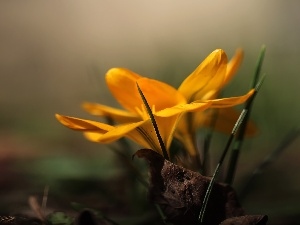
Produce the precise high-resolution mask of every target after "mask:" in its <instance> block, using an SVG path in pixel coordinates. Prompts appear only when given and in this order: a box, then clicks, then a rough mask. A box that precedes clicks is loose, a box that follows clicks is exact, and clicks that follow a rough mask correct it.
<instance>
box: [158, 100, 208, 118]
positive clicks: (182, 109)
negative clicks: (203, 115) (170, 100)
mask: <svg viewBox="0 0 300 225" xmlns="http://www.w3.org/2000/svg"><path fill="white" fill-rule="evenodd" d="M211 104H212V102H211V101H207V102H193V103H190V104H181V105H176V106H173V107H170V108H166V109H163V110H161V111H159V112H156V113H155V115H156V116H159V117H169V116H174V115H178V114H181V113H186V112H197V111H203V110H205V109H207V108H209V107H210V105H211Z"/></svg>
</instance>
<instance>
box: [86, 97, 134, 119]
mask: <svg viewBox="0 0 300 225" xmlns="http://www.w3.org/2000/svg"><path fill="white" fill-rule="evenodd" d="M82 107H83V108H84V109H85V110H86V111H88V112H89V113H90V114H92V115H94V116H104V117H107V118H109V119H112V120H113V121H116V122H118V123H132V122H137V121H139V120H140V117H139V115H137V114H134V113H131V112H129V111H125V110H121V109H116V108H113V107H109V106H106V105H101V104H97V103H89V102H86V103H84V104H83V105H82Z"/></svg>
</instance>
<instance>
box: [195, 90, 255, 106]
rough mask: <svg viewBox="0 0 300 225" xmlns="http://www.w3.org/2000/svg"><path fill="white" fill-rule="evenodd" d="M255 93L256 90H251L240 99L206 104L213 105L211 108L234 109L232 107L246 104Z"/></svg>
mask: <svg viewBox="0 0 300 225" xmlns="http://www.w3.org/2000/svg"><path fill="white" fill-rule="evenodd" d="M253 93H254V89H252V90H250V91H249V92H248V93H247V94H245V95H242V96H239V97H231V98H220V99H213V100H206V101H205V102H210V103H212V104H211V106H210V107H211V108H226V107H232V106H235V105H239V104H242V103H244V102H245V101H247V100H248V99H249V98H250V97H251V95H253ZM196 102H200V101H196Z"/></svg>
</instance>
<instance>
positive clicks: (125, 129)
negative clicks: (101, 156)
mask: <svg viewBox="0 0 300 225" xmlns="http://www.w3.org/2000/svg"><path fill="white" fill-rule="evenodd" d="M156 122H157V124H158V128H159V132H160V135H161V137H162V139H163V141H164V143H165V145H166V147H167V148H168V145H169V143H168V142H171V140H170V139H171V136H172V132H173V130H174V127H175V126H174V125H175V122H176V118H175V117H173V118H167V120H166V119H164V121H161V119H159V118H156ZM166 124H167V125H168V126H165V125H166ZM172 124H174V125H172ZM124 136H126V137H128V138H130V139H132V140H133V141H135V142H136V143H138V144H140V145H141V146H143V147H145V148H151V149H153V150H154V151H157V152H158V153H160V154H162V150H161V147H160V144H159V142H158V138H157V136H156V133H155V130H154V128H153V125H152V123H151V121H150V119H148V120H144V121H140V122H137V123H132V124H125V125H120V126H116V127H114V128H113V129H111V130H110V131H109V132H107V133H98V132H85V137H86V138H87V139H89V140H90V141H94V142H101V143H110V142H113V141H116V140H118V139H119V138H121V137H124Z"/></svg>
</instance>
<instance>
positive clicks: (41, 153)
mask: <svg viewBox="0 0 300 225" xmlns="http://www.w3.org/2000/svg"><path fill="white" fill-rule="evenodd" d="M299 7H300V3H299V2H298V1H293V0H292V1H279V0H273V1H258V0H254V1H238V0H230V1H221V0H217V1H211V2H208V1H207V2H204V1H196V0H191V1H179V0H175V1H174V0H173V1H171V0H166V1H157V0H154V1H138V0H133V1H121V0H116V1H105V0H99V1H93V0H87V1H84V2H83V1H67V0H66V1H1V2H0V104H1V108H0V170H1V177H0V185H1V186H0V187H1V200H0V209H2V211H3V210H4V211H5V210H8V209H10V210H11V209H13V210H15V211H18V210H21V209H24V208H26V207H28V206H27V198H28V195H30V194H34V195H38V196H41V195H42V192H43V189H44V186H45V185H46V184H51V185H50V192H49V201H50V203H49V204H51V190H52V194H53V198H52V199H56V203H57V202H59V201H63V202H65V200H62V199H63V198H64V197H65V198H66V199H68V198H67V197H66V196H67V195H66V194H61V195H62V196H59V194H60V193H62V191H64V192H68V191H70V190H69V189H70V188H69V187H66V186H64V185H62V183H63V180H65V179H78V178H86V177H99V178H101V179H106V178H109V177H112V176H115V175H116V174H118V173H119V172H120V168H119V167H115V166H114V156H113V154H112V152H111V151H110V150H109V149H108V148H107V147H106V146H105V145H101V144H99V145H98V144H94V143H90V142H88V141H86V140H85V139H84V138H83V137H82V135H81V134H79V133H76V132H73V131H71V130H68V129H66V128H64V127H63V126H61V125H60V124H59V123H58V122H57V121H56V119H55V117H54V114H55V113H61V114H65V115H71V116H77V117H82V118H92V117H90V116H89V115H88V114H87V113H85V112H84V111H83V110H82V109H81V107H80V105H81V103H82V102H84V101H90V102H99V103H102V104H108V105H112V106H117V103H116V102H115V101H114V100H113V98H112V96H111V94H110V93H109V91H108V89H107V87H106V84H105V80H104V76H105V73H106V71H107V70H108V69H110V68H112V67H125V68H129V69H131V70H133V71H135V72H137V73H139V74H141V75H144V76H147V77H151V78H156V79H159V80H162V81H166V82H168V83H170V84H172V85H174V86H175V87H177V86H179V84H180V83H181V82H182V81H183V79H184V78H185V77H186V76H187V75H188V74H190V72H192V71H193V70H194V69H195V68H196V66H198V64H199V63H200V62H201V61H202V60H203V59H204V58H205V57H206V56H207V55H208V54H209V53H210V52H212V51H213V50H214V49H216V48H222V49H224V50H225V51H226V53H227V54H228V57H229V58H230V57H232V55H233V54H234V52H235V50H236V49H237V48H239V47H241V48H243V49H244V51H245V57H244V61H243V64H242V66H241V68H240V70H239V72H238V75H237V76H236V77H235V78H234V80H233V81H232V82H231V83H230V85H229V86H228V87H227V89H226V90H225V91H224V95H226V96H230V95H240V94H243V93H245V92H246V91H247V90H248V88H249V85H250V83H251V79H252V75H253V74H254V70H255V65H256V61H257V58H258V55H259V52H260V48H261V46H262V45H263V44H265V45H266V47H267V51H266V56H265V60H264V65H263V68H262V72H266V73H267V78H266V80H265V82H264V84H263V87H262V89H261V92H260V93H259V95H258V97H257V99H256V101H255V104H254V108H253V113H252V117H253V120H254V121H255V122H256V124H257V125H258V127H259V130H260V132H259V135H258V136H257V137H255V138H252V139H249V140H247V143H245V146H244V151H243V154H242V156H241V161H240V164H239V170H238V171H237V178H236V182H235V185H234V186H236V187H238V186H239V184H241V183H242V182H243V180H244V178H245V176H246V175H247V174H248V173H251V172H252V171H253V170H254V169H255V168H256V167H257V165H258V164H259V163H260V162H261V161H262V160H263V159H264V158H265V157H266V156H267V155H268V154H269V153H270V152H271V151H272V150H274V149H275V148H276V147H277V146H278V145H279V144H280V142H281V141H282V140H284V139H285V136H286V135H287V134H288V133H289V132H290V131H291V130H292V129H294V128H296V129H298V128H299V114H300V106H299V100H298V94H297V93H298V92H299V90H298V89H299V82H300V78H299V71H300V62H299V55H300V44H299V40H300V23H299V21H300V14H299V12H298V11H299ZM220 142H221V143H220V146H222V141H220ZM299 144H300V140H299V138H298V139H297V138H296V139H295V140H294V141H293V143H291V144H290V145H289V146H288V147H287V148H286V149H285V150H284V151H283V153H282V154H280V156H279V157H278V159H277V160H276V161H275V162H274V163H273V164H272V165H270V167H268V168H267V169H266V170H265V171H264V173H263V174H261V176H260V178H259V179H258V180H257V185H256V186H255V187H253V191H252V192H251V193H250V194H249V196H248V197H247V198H246V199H245V202H244V206H245V208H246V210H247V211H248V212H249V213H254V214H268V215H270V217H271V219H270V221H271V222H273V224H275V222H276V221H278V218H280V219H282V220H285V219H286V220H287V218H294V217H295V218H297V219H299V217H300V203H299V202H300V197H299V196H300V180H299V175H298V174H297V172H296V171H298V170H299V168H300V166H299V159H300V152H299V147H298V146H299ZM217 146H218V144H217ZM107 159H109V160H107ZM58 181H59V182H58ZM54 190H60V191H57V192H55V191H54ZM55 194H56V197H55ZM57 196H59V197H57ZM75 199H76V197H75ZM72 200H74V199H72ZM64 204H66V203H64ZM8 206H9V207H8ZM49 207H50V206H49ZM52 207H58V208H59V207H62V204H59V203H57V205H55V203H54V202H53V205H52Z"/></svg>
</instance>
